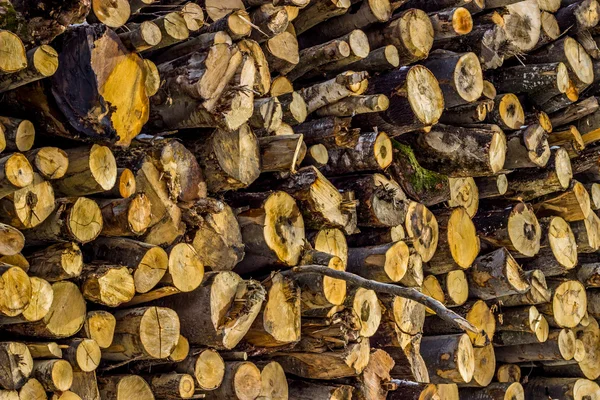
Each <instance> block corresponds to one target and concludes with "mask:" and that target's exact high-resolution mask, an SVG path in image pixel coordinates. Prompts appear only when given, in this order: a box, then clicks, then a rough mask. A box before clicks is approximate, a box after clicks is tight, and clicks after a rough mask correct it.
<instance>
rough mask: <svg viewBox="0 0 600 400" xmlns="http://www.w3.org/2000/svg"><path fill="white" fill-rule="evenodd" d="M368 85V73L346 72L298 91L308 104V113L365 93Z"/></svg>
mask: <svg viewBox="0 0 600 400" xmlns="http://www.w3.org/2000/svg"><path fill="white" fill-rule="evenodd" d="M366 84H367V74H366V72H352V71H348V72H344V73H342V74H339V75H338V76H336V77H335V78H333V79H330V80H328V81H325V82H322V83H318V84H315V85H313V86H309V87H307V88H304V89H301V90H299V91H298V93H299V94H300V96H302V98H303V99H304V101H305V102H306V107H307V112H308V113H309V114H310V113H313V112H314V111H316V110H317V109H319V108H321V107H323V106H326V105H328V104H331V103H335V102H337V101H339V100H341V99H343V98H345V97H348V96H351V95H357V94H362V93H364V91H365V89H366Z"/></svg>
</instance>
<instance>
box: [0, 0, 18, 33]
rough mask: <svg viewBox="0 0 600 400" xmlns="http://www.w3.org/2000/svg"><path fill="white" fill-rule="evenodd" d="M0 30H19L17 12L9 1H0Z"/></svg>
mask: <svg viewBox="0 0 600 400" xmlns="http://www.w3.org/2000/svg"><path fill="white" fill-rule="evenodd" d="M0 29H4V30H7V31H11V32H17V31H18V30H19V19H18V17H17V11H15V9H14V7H13V5H12V4H11V3H10V2H9V1H3V0H0Z"/></svg>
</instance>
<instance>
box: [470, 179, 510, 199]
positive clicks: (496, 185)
mask: <svg viewBox="0 0 600 400" xmlns="http://www.w3.org/2000/svg"><path fill="white" fill-rule="evenodd" d="M475 184H476V185H477V190H478V192H479V198H480V199H490V198H494V197H499V196H503V195H504V194H505V193H506V192H507V190H508V179H507V175H506V174H499V175H496V176H482V177H478V178H476V179H475Z"/></svg>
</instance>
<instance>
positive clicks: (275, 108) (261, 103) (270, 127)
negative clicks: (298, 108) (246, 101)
mask: <svg viewBox="0 0 600 400" xmlns="http://www.w3.org/2000/svg"><path fill="white" fill-rule="evenodd" d="M282 116H283V111H282V109H281V104H280V103H279V100H278V99H277V97H265V98H261V99H254V111H253V114H252V116H251V117H250V119H249V120H248V124H249V125H250V126H251V127H252V128H254V129H256V130H257V131H260V132H264V133H265V134H270V133H272V132H276V131H277V129H279V128H280V127H281V122H282V121H281V118H282ZM267 137H268V136H267Z"/></svg>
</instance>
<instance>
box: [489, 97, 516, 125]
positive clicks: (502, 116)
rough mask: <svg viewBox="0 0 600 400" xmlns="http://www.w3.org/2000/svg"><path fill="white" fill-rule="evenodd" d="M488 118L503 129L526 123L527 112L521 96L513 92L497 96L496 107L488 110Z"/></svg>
mask: <svg viewBox="0 0 600 400" xmlns="http://www.w3.org/2000/svg"><path fill="white" fill-rule="evenodd" d="M487 120H488V121H489V122H490V123H493V124H497V125H498V126H499V127H500V128H502V129H508V130H515V129H519V128H520V127H521V126H522V125H523V124H524V123H525V113H524V112H523V106H522V105H521V102H520V101H519V98H518V97H517V96H516V95H514V94H512V93H507V94H500V95H498V96H496V98H495V99H494V109H493V110H492V111H491V112H488V115H487Z"/></svg>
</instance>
